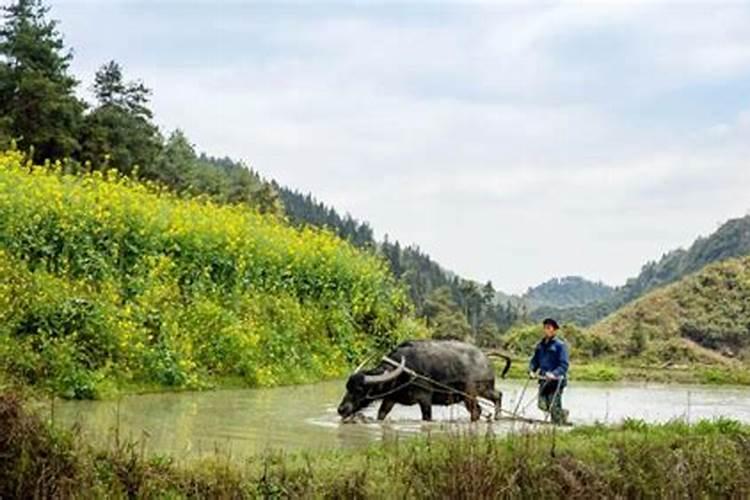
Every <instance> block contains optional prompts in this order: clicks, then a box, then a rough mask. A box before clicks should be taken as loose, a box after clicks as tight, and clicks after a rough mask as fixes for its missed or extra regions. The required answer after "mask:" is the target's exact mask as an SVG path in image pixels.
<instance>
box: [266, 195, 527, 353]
mask: <svg viewBox="0 0 750 500" xmlns="http://www.w3.org/2000/svg"><path fill="white" fill-rule="evenodd" d="M273 187H274V189H275V191H276V192H278V194H279V196H280V199H281V202H282V204H283V206H284V210H285V213H286V216H287V217H288V218H289V220H290V222H292V223H293V224H295V225H298V226H305V225H311V226H315V227H326V228H328V229H330V230H331V231H333V232H335V233H336V234H337V235H339V236H340V237H342V238H344V239H346V240H348V241H349V242H351V243H352V244H354V245H355V246H357V247H359V248H363V249H370V250H373V251H376V252H377V253H379V254H380V255H381V256H382V257H383V258H384V259H385V260H386V262H387V264H388V266H389V267H390V269H391V272H392V273H393V275H394V276H395V277H396V278H398V279H400V280H401V281H402V282H404V283H405V284H406V286H407V290H408V292H409V296H410V298H411V300H412V302H413V303H414V305H415V307H416V312H417V315H419V316H420V317H423V318H425V319H426V320H427V322H428V323H429V324H430V326H431V327H432V328H433V331H434V333H435V335H436V336H438V337H440V336H446V337H447V336H451V337H474V338H475V340H477V341H479V342H481V343H485V344H496V343H497V342H498V341H499V336H500V334H501V333H502V332H504V331H505V330H506V329H507V328H509V327H510V325H512V324H513V323H514V322H515V321H516V320H517V319H519V317H521V316H522V315H523V314H524V312H523V308H522V307H520V306H519V305H518V301H517V300H514V301H510V300H501V299H499V297H501V296H504V294H501V293H500V292H497V291H496V290H495V289H494V287H493V284H492V283H491V282H487V283H485V284H483V285H482V284H479V283H476V282H474V281H471V280H467V279H464V278H461V277H460V276H457V275H456V274H455V273H452V272H450V271H447V270H445V269H444V268H443V267H442V266H440V265H439V264H438V263H437V262H435V261H434V260H432V259H431V258H430V256H429V255H428V254H426V253H425V252H423V251H422V250H421V249H420V248H419V247H418V246H416V245H408V246H402V245H401V243H400V242H398V241H390V240H389V239H388V237H387V236H386V237H385V239H384V241H382V242H378V241H376V239H375V237H374V235H373V230H372V228H371V227H370V226H369V224H368V223H367V222H362V221H359V220H357V219H355V218H354V217H352V216H351V215H349V214H347V215H345V216H342V215H340V214H339V213H338V212H337V211H336V210H335V209H334V208H333V207H330V206H328V205H326V204H325V203H323V202H321V201H319V200H317V199H316V198H314V197H313V196H312V195H311V194H309V193H308V194H302V193H300V192H299V191H295V190H292V189H289V188H287V187H284V186H280V185H278V184H275V183H274V184H273Z"/></svg>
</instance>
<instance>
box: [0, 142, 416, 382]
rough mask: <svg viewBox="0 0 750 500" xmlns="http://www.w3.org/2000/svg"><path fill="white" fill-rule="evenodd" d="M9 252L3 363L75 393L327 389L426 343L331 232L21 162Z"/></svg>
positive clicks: (1, 290)
mask: <svg viewBox="0 0 750 500" xmlns="http://www.w3.org/2000/svg"><path fill="white" fill-rule="evenodd" d="M0 256H1V258H0V318H1V319H2V321H0V367H2V371H3V372H4V374H6V375H9V376H11V377H13V378H17V379H20V380H21V381H24V382H26V383H30V384H38V385H44V386H46V387H49V388H51V389H52V390H54V391H55V392H57V393H59V394H62V395H65V396H67V397H95V396H97V395H98V394H100V393H101V392H102V391H105V390H107V389H108V388H109V387H110V386H112V385H120V384H136V385H157V386H165V385H166V386H173V387H200V386H202V385H204V384H206V383H210V382H211V381H212V380H213V379H215V378H216V377H237V378H241V379H242V380H243V381H244V382H245V383H246V384H248V385H273V384H280V383H294V382H301V381H305V380H318V379H321V378H326V377H334V376H340V375H342V374H343V373H344V372H345V371H346V370H347V368H348V366H349V365H350V363H352V362H353V361H354V360H355V359H359V358H360V357H361V356H362V355H363V353H364V352H365V351H368V350H370V349H372V348H373V347H374V346H376V345H383V344H386V345H387V344H391V343H393V342H395V341H396V339H397V337H399V336H406V335H408V336H414V335H420V332H419V331H415V330H414V329H413V328H412V329H411V330H409V331H408V332H405V331H404V328H410V327H411V325H412V324H411V323H409V322H408V317H407V315H406V314H407V313H408V310H409V305H408V300H407V297H406V294H405V292H404V291H403V289H402V288H401V287H400V286H399V285H398V284H397V283H396V282H395V280H393V278H392V277H391V275H390V273H389V272H388V270H387V269H386V268H385V266H384V264H383V262H382V260H380V259H377V258H375V257H374V256H370V255H367V254H365V253H362V252H360V251H358V250H356V249H355V248H354V247H352V246H351V245H349V244H347V243H345V242H343V241H342V240H340V239H338V238H337V237H335V236H333V235H332V234H330V233H328V232H325V231H319V230H314V229H294V228H291V227H289V226H287V225H285V224H284V223H283V222H282V221H281V220H280V219H278V218H277V217H275V216H272V215H261V214H259V213H258V212H255V211H253V210H251V209H249V208H247V207H246V206H242V205H223V206H221V205H216V204H214V203H213V202H210V201H207V200H205V199H181V198H179V197H178V196H176V195H173V194H171V193H169V192H167V191H166V190H164V189H161V188H156V187H149V186H147V185H143V184H139V183H136V182H134V181H131V180H128V179H126V178H120V177H118V176H117V174H115V173H110V174H109V175H107V176H105V175H102V174H101V173H99V172H94V173H93V174H89V175H84V176H73V175H67V174H63V173H62V172H61V171H60V169H59V168H57V169H54V168H46V167H35V166H32V165H31V164H28V163H26V162H25V160H24V158H23V156H22V155H21V154H20V153H15V152H11V153H6V154H2V155H0ZM414 328H417V327H416V326H414Z"/></svg>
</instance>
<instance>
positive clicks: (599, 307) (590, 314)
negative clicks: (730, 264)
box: [532, 215, 750, 325]
mask: <svg viewBox="0 0 750 500" xmlns="http://www.w3.org/2000/svg"><path fill="white" fill-rule="evenodd" d="M748 254H750V215H746V216H744V217H740V218H737V219H731V220H729V221H727V222H725V223H724V224H722V225H721V226H720V227H719V228H718V229H717V230H716V231H715V232H713V233H712V234H710V235H709V236H706V237H700V238H698V239H697V240H695V242H693V244H692V245H690V247H689V248H687V249H677V250H673V251H671V252H668V253H666V254H664V255H663V256H662V257H661V259H659V260H658V261H652V262H648V263H647V264H646V265H644V266H643V267H642V268H641V272H640V273H639V274H638V276H636V277H634V278H631V279H629V280H628V281H627V282H626V283H625V285H623V286H621V287H618V288H617V289H616V290H615V291H614V293H612V294H611V296H609V297H608V298H606V299H604V300H600V301H597V302H593V303H591V304H587V305H585V306H580V307H570V308H559V307H558V308H556V307H541V308H539V309H536V310H534V311H533V313H532V316H533V317H534V318H540V317H542V316H556V317H559V318H561V319H562V320H563V321H566V322H575V323H577V324H579V325H589V324H592V323H594V322H596V321H597V320H599V319H601V318H603V317H605V316H606V315H608V314H610V313H612V312H613V311H615V310H617V309H618V308H620V307H622V306H623V305H625V304H627V303H629V302H631V301H633V300H635V299H637V298H638V297H641V296H642V295H644V294H645V293H647V292H649V291H651V290H653V289H655V288H657V287H660V286H662V285H666V284H669V283H673V282H675V281H677V280H679V279H680V278H683V277H684V276H686V275H688V274H690V273H693V272H696V271H698V270H700V269H702V268H703V267H705V266H706V265H708V264H710V263H712V262H717V261H721V260H725V259H729V258H733V257H741V256H745V255H748Z"/></svg>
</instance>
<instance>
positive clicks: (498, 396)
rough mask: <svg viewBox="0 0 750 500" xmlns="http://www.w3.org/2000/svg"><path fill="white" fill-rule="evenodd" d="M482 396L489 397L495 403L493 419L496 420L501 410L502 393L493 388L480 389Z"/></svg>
mask: <svg viewBox="0 0 750 500" xmlns="http://www.w3.org/2000/svg"><path fill="white" fill-rule="evenodd" d="M482 397H484V398H485V399H489V400H490V401H492V403H493V404H494V405H495V420H498V419H499V418H500V416H501V412H502V410H503V393H502V391H496V390H495V389H493V388H488V389H486V390H484V391H482Z"/></svg>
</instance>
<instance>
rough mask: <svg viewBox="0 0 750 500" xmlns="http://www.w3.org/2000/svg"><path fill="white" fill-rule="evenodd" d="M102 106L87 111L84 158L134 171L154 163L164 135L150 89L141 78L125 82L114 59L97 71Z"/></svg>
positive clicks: (99, 99) (82, 157)
mask: <svg viewBox="0 0 750 500" xmlns="http://www.w3.org/2000/svg"><path fill="white" fill-rule="evenodd" d="M94 92H95V94H96V96H97V99H98V101H99V102H98V106H97V107H96V108H95V109H94V110H92V111H91V112H90V113H88V114H87V115H85V117H84V120H83V127H82V131H81V154H80V155H79V157H80V159H81V161H83V162H87V163H89V164H90V165H96V166H102V168H103V169H109V168H115V169H117V170H118V171H120V172H122V173H125V174H128V175H130V174H132V173H133V171H134V169H135V168H136V167H138V166H143V165H153V164H154V163H155V162H156V159H157V157H158V155H159V153H160V151H161V147H162V139H161V135H160V134H159V130H158V129H157V127H156V126H155V125H154V124H153V123H151V111H150V110H149V109H148V107H147V105H148V96H149V94H150V91H149V90H148V89H147V88H146V87H145V86H144V85H143V84H142V83H140V82H129V83H127V82H125V81H124V80H123V76H122V69H121V68H120V66H119V65H118V64H117V63H116V62H114V61H111V62H109V63H107V64H105V65H104V66H102V67H101V68H100V69H99V71H98V72H97V73H96V83H95V86H94Z"/></svg>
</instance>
